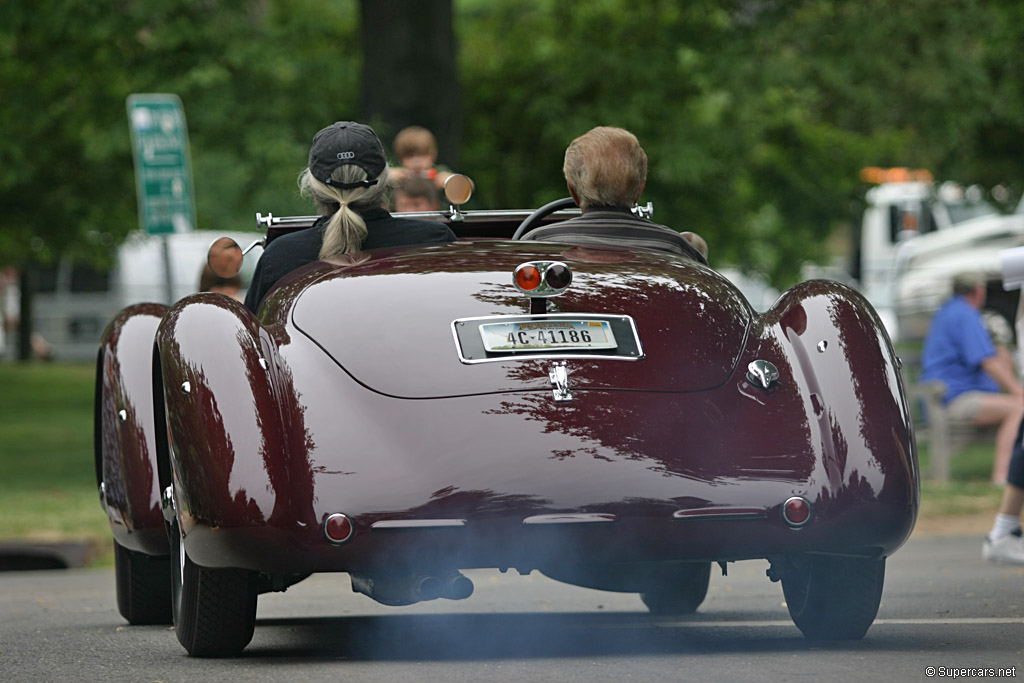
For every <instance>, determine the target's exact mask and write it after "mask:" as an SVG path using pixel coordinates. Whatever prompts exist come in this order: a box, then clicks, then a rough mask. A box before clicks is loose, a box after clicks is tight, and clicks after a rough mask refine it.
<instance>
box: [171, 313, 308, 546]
mask: <svg viewBox="0 0 1024 683" xmlns="http://www.w3.org/2000/svg"><path fill="white" fill-rule="evenodd" d="M154 353H155V362H156V363H158V365H159V376H158V381H159V382H160V383H161V384H162V398H163V408H164V416H165V417H164V419H165V421H166V424H167V435H168V442H167V451H168V459H169V463H168V465H169V466H168V467H165V468H164V474H163V476H164V478H165V480H166V481H170V480H171V479H172V478H173V481H174V484H175V492H176V494H177V498H176V500H175V503H176V506H177V513H178V519H179V520H180V522H181V524H182V530H183V531H184V532H185V534H186V535H187V534H188V531H189V530H190V529H191V528H193V527H194V526H195V525H196V524H200V525H203V526H207V527H211V528H213V529H216V528H217V527H221V526H224V527H239V526H250V525H253V526H255V525H263V524H266V523H273V519H274V516H275V514H277V513H279V512H283V511H284V510H286V509H287V508H288V506H289V505H290V501H289V496H288V494H287V480H288V477H287V444H286V442H285V438H284V437H285V434H284V430H283V428H282V423H281V413H280V409H279V406H278V400H277V391H276V389H275V380H274V377H275V375H277V374H278V370H277V368H278V367H279V364H278V362H277V352H276V346H275V344H274V343H273V342H272V341H271V340H270V337H269V335H267V333H266V331H265V330H264V329H263V328H262V327H261V326H260V324H259V322H258V321H257V320H256V318H255V317H254V316H253V315H252V314H251V313H250V312H249V311H248V310H247V309H246V308H245V307H244V306H243V305H242V304H241V303H239V302H237V301H235V300H234V299H231V298H229V297H225V296H223V295H219V294H209V293H206V294H196V295H193V296H189V297H186V298H184V299H182V300H181V301H179V302H178V303H177V304H175V305H174V306H173V307H171V309H170V310H169V311H168V313H167V315H166V316H164V320H163V322H162V323H161V325H160V328H159V329H158V331H157V335H156V348H155V351H154ZM186 547H187V542H186Z"/></svg>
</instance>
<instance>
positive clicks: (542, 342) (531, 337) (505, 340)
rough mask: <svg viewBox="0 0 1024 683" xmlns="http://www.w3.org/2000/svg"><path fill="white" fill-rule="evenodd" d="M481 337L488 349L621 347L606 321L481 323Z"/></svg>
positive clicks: (496, 350)
mask: <svg viewBox="0 0 1024 683" xmlns="http://www.w3.org/2000/svg"><path fill="white" fill-rule="evenodd" d="M480 337H481V338H482V339H483V343H484V349H486V350H487V351H488V352H506V353H507V352H510V351H511V352H514V351H545V350H551V349H614V348H616V347H617V346H618V344H616V343H615V335H614V334H612V327H611V325H610V324H609V323H608V321H606V320H524V321H519V322H511V323H484V324H483V325H481V326H480Z"/></svg>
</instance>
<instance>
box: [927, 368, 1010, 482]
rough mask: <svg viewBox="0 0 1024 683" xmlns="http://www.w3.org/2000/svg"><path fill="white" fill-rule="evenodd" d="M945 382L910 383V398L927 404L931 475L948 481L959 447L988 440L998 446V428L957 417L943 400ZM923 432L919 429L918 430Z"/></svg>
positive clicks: (935, 380) (936, 380)
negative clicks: (953, 415)
mask: <svg viewBox="0 0 1024 683" xmlns="http://www.w3.org/2000/svg"><path fill="white" fill-rule="evenodd" d="M945 393H946V384H945V382H943V381H942V380H938V379H934V380H928V381H924V382H918V383H917V384H912V385H911V386H910V390H909V394H910V398H911V400H920V401H921V402H922V403H923V404H924V410H925V419H926V420H927V423H926V425H925V427H924V430H923V431H924V432H925V433H926V434H927V440H928V453H929V455H930V457H931V467H930V469H929V472H928V474H929V476H931V478H933V479H937V480H939V481H949V469H950V463H951V461H952V460H953V455H955V454H956V453H957V452H958V451H959V450H960V449H962V448H963V447H964V446H966V445H967V444H969V443H972V442H975V441H986V442H988V443H990V444H992V446H993V448H994V447H995V438H996V436H995V435H996V428H995V427H976V426H974V424H973V423H972V422H970V421H969V420H955V419H953V418H952V417H951V416H950V415H949V411H948V410H946V406H945V405H943V403H942V396H943V395H944V394H945ZM919 433H920V432H919Z"/></svg>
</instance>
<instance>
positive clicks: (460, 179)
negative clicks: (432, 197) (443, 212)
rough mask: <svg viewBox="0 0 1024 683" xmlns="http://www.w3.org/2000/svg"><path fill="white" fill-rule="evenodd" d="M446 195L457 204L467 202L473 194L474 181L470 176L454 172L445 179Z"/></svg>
mask: <svg viewBox="0 0 1024 683" xmlns="http://www.w3.org/2000/svg"><path fill="white" fill-rule="evenodd" d="M444 196H445V197H446V198H447V199H448V201H449V202H451V203H452V204H454V205H455V206H460V205H462V204H465V203H466V202H468V201H469V198H470V197H472V196H473V181H472V180H470V179H469V176H464V175H462V174H461V173H453V174H452V175H450V176H448V177H447V178H446V179H445V181H444Z"/></svg>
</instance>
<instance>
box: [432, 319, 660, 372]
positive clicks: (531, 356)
mask: <svg viewBox="0 0 1024 683" xmlns="http://www.w3.org/2000/svg"><path fill="white" fill-rule="evenodd" d="M530 318H536V319H538V320H548V319H551V318H555V319H557V318H571V319H573V320H608V319H609V318H618V319H620V320H625V321H626V322H628V323H629V329H630V331H631V332H632V333H633V341H634V342H636V348H637V355H636V356H609V355H601V354H596V353H567V352H564V351H563V352H561V353H555V352H552V353H529V352H526V353H520V354H518V355H513V354H508V355H504V356H499V357H497V358H480V359H477V360H470V359H468V358H466V357H465V356H464V355H462V344H460V343H459V333H458V330H457V329H456V326H457V325H459V324H460V323H461V324H465V323H471V322H478V321H484V320H489V321H494V322H496V323H501V322H509V321H510V319H515V320H524V319H530ZM452 339H454V340H455V350H456V352H457V353H458V354H459V361H461V362H462V363H463V364H465V365H474V364H476V363H503V362H506V361H520V360H626V361H636V360H643V359H644V356H645V354H644V347H643V345H642V344H641V343H640V334H639V332H637V329H636V321H635V320H633V316H630V315H621V314H619V313H609V314H607V315H601V314H598V313H543V314H540V315H536V316H531V315H529V314H521V315H481V316H476V317H473V318H458V319H457V320H453V321H452Z"/></svg>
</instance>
